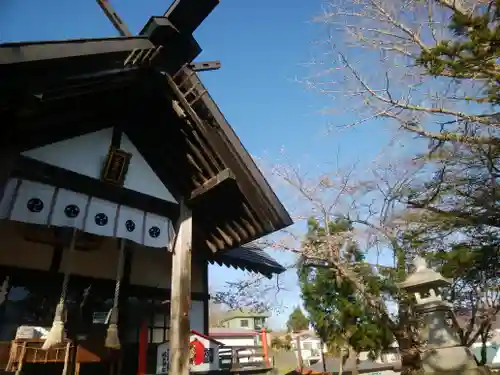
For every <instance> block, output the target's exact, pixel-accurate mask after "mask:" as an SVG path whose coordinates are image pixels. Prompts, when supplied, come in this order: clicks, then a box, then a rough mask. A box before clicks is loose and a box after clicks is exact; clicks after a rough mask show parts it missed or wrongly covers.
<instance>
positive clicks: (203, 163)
mask: <svg viewBox="0 0 500 375" xmlns="http://www.w3.org/2000/svg"><path fill="white" fill-rule="evenodd" d="M191 1H193V0H184V2H182V1H181V2H180V3H183V4H184V8H185V9H184V10H182V9H183V8H182V7H181V8H179V9H181V10H180V11H179V12H181V11H183V12H185V14H184V15H183V14H180V13H179V12H177V13H176V11H175V9H174V11H171V12H170V17H171V18H168V19H163V18H162V20H161V22H164V23H165V24H161V22H159V23H158V24H160V26H161V27H158V28H157V31H158V30H160V32H156V33H155V31H153V32H152V33H150V35H147V34H146V35H141V36H137V37H118V38H103V39H83V40H65V41H48V42H33V43H14V44H0V81H1V82H2V85H1V87H0V116H2V125H0V147H2V148H11V149H15V150H16V151H17V150H19V151H23V150H26V149H30V148H33V147H38V146H41V145H45V144H49V143H53V142H56V141H59V140H63V139H68V138H70V137H75V136H77V135H81V134H85V133H88V132H91V131H96V130H100V129H103V128H106V127H110V126H115V127H118V128H120V129H121V130H123V131H124V132H125V133H126V134H127V136H128V137H129V138H130V140H131V141H132V142H133V143H134V144H135V146H136V147H137V148H138V149H139V151H140V152H141V153H142V155H143V156H144V158H145V159H146V160H147V162H148V163H149V164H150V166H151V167H152V168H153V170H154V171H155V172H156V174H157V175H158V177H160V179H161V180H162V181H163V183H164V184H165V186H166V187H167V188H168V189H169V190H170V192H171V193H172V194H173V195H174V196H175V197H176V198H180V197H184V199H186V200H187V201H188V205H190V206H191V208H192V209H193V222H194V224H193V225H194V229H193V230H194V246H196V247H197V248H200V249H210V250H211V251H212V252H216V251H218V250H227V249H232V248H236V247H239V246H241V245H243V244H245V243H248V242H250V241H252V240H254V239H257V238H259V237H262V236H264V235H266V234H269V233H272V232H274V231H277V230H279V229H281V228H284V227H286V226H288V225H290V224H292V220H291V218H290V216H289V214H288V212H287V211H286V210H285V208H284V207H283V205H282V203H281V202H280V201H279V199H278V198H277V197H276V195H275V193H274V192H273V190H272V189H271V187H270V186H269V184H268V183H267V181H266V180H265V178H264V176H263V174H262V173H261V171H260V170H259V169H258V167H257V166H256V165H255V163H254V161H253V160H252V158H251V157H250V155H249V153H248V151H247V150H246V149H245V148H244V146H243V145H242V143H241V142H240V140H239V138H238V137H237V135H236V134H235V132H234V131H233V129H232V128H231V126H230V125H229V124H228V122H227V120H226V119H225V118H224V116H223V115H222V113H221V111H220V110H219V108H218V106H217V105H216V104H215V102H214V101H213V99H212V98H211V97H210V94H208V92H207V93H205V94H204V95H203V96H201V98H200V99H199V100H197V102H196V103H195V104H193V106H192V107H193V109H194V110H195V112H196V113H195V116H192V114H190V113H188V114H185V115H184V116H182V115H181V116H180V115H179V111H178V110H176V109H177V108H176V103H175V102H174V101H173V100H175V99H176V92H175V90H174V89H173V88H172V85H171V83H172V82H168V81H167V78H166V75H167V74H168V75H170V76H174V77H175V74H176V73H178V74H177V76H176V77H177V79H185V78H188V79H189V82H188V87H189V85H191V87H192V86H193V85H195V86H197V88H196V90H199V92H204V90H206V89H205V87H204V86H203V85H202V84H201V81H200V80H199V77H198V75H197V74H196V73H194V72H191V71H190V70H189V69H184V70H183V71H182V74H179V72H180V69H182V68H183V67H185V66H186V64H187V63H190V62H191V61H192V60H193V59H194V58H195V57H196V56H197V55H198V54H199V52H200V51H201V48H200V47H199V46H198V44H197V43H196V41H195V40H194V38H193V37H192V35H191V33H192V31H194V29H193V28H195V24H196V22H198V21H196V22H194V21H192V19H191V21H190V18H189V17H188V16H187V15H186V14H188V13H189V11H188V9H189V6H187V5H189V4H190V2H191ZM186 4H187V5H186ZM186 6H187V8H186ZM186 12H187V13H186ZM195 13H196V12H194V13H193V12H191V14H194V15H193V16H192V17H195V18H196V17H198V19H201V20H202V19H203V18H204V17H202V15H196V14H195ZM190 17H191V16H190ZM171 20H175V22H177V25H174V24H173V21H172V22H171ZM200 22H201V21H200ZM164 26H165V27H164ZM165 30H167V32H165ZM179 30H181V31H182V32H180V31H179ZM169 33H170V34H169ZM141 51H142V52H143V54H142V57H141V58H139V59H138V60H136V61H134V59H133V58H132V59H130V57H134V56H136V54H137V53H138V52H141ZM134 54H135V55H134ZM191 73H192V74H191ZM212 74H217V73H212ZM165 211H168V212H165V214H166V215H167V214H168V215H167V216H169V217H171V218H172V219H174V220H175V219H176V218H175V212H177V211H176V210H175V207H174V208H172V207H171V208H170V209H168V210H167V209H165Z"/></svg>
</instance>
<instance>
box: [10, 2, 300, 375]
mask: <svg viewBox="0 0 500 375" xmlns="http://www.w3.org/2000/svg"><path fill="white" fill-rule="evenodd" d="M217 4H218V1H217V0H204V1H203V2H199V1H195V0H176V1H174V3H173V4H172V6H171V7H170V8H169V9H168V10H167V12H166V13H165V14H164V15H162V16H158V17H151V19H150V20H149V22H148V23H147V24H146V25H145V26H144V29H143V30H142V31H141V33H140V34H139V35H137V36H132V35H129V33H126V32H124V31H123V30H124V29H123V28H124V24H123V22H121V20H120V19H119V18H118V17H117V15H116V13H115V12H113V11H112V9H111V8H110V6H109V4H108V3H107V2H106V1H101V2H100V5H101V7H103V9H104V10H105V11H106V13H107V14H108V15H109V16H110V18H111V19H112V20H113V22H114V24H116V25H117V26H120V27H121V30H122V31H123V32H121V35H122V36H120V37H114V38H100V39H81V40H54V41H46V42H20V43H9V44H0V81H1V82H2V84H1V85H0V115H1V117H2V126H1V127H0V238H1V239H2V241H1V243H0V247H1V251H0V283H1V285H2V286H1V288H0V366H1V369H2V370H5V371H7V372H16V373H18V374H20V373H23V374H41V373H43V374H59V373H62V374H64V375H68V374H73V373H75V374H79V373H81V374H85V373H89V374H90V373H92V374H107V375H108V374H114V375H118V374H120V375H122V374H123V375H143V374H153V373H155V372H156V365H157V363H156V362H157V361H156V354H157V346H158V345H159V344H161V343H163V342H165V341H167V340H168V341H169V345H170V351H169V352H170V361H169V363H170V369H171V372H172V373H175V374H176V375H187V374H188V373H189V368H190V363H189V350H190V345H189V344H190V337H191V330H195V331H197V332H200V334H203V335H207V334H208V301H209V298H210V296H209V293H208V276H207V275H208V265H209V264H210V263H218V264H221V265H226V266H231V267H235V268H241V269H245V270H249V271H253V272H259V273H261V274H263V275H265V276H267V277H271V276H272V275H273V274H277V273H281V272H283V271H284V268H283V267H282V266H281V265H280V264H279V263H277V262H276V261H275V260H273V259H272V258H270V257H269V256H268V255H266V253H265V252H264V251H262V250H261V249H258V248H255V247H252V246H250V245H248V244H249V243H250V242H251V241H253V240H256V239H258V238H260V237H262V236H265V235H267V234H270V233H272V232H274V231H277V230H279V229H281V228H284V227H286V226H288V225H290V224H292V220H291V218H290V216H289V214H288V213H287V211H286V210H285V208H284V207H283V205H282V203H281V202H280V201H279V200H278V198H277V197H276V195H275V193H274V192H273V190H272V189H271V187H270V186H269V184H268V183H267V181H266V180H265V178H264V176H263V174H262V173H261V171H260V170H259V169H258V168H257V166H256V165H255V163H254V161H253V160H252V158H251V157H250V155H249V153H248V152H247V151H246V149H245V148H244V147H243V145H242V143H241V141H240V140H239V138H238V137H237V136H236V134H235V133H234V131H233V129H232V128H231V126H230V125H229V124H228V122H227V120H226V119H225V118H224V116H223V115H222V113H221V111H220V110H219V108H218V107H217V105H216V103H215V102H214V101H213V99H212V98H211V96H210V94H209V93H208V91H207V89H206V88H205V87H204V85H203V84H202V82H201V81H200V78H199V77H198V75H197V71H199V70H207V69H208V70H210V69H212V70H213V69H217V68H218V67H220V64H219V63H218V62H208V63H205V62H202V63H197V62H194V59H195V58H196V57H197V56H198V55H199V53H200V52H201V47H200V46H199V45H198V43H197V41H196V40H195V38H194V37H193V32H194V30H195V29H196V28H197V27H198V26H199V25H200V24H201V22H202V21H203V20H204V19H205V18H206V17H207V16H208V15H209V14H210V12H211V11H212V10H213V9H214V8H215V6H216V5H217ZM21 21H22V20H20V22H21ZM40 366H42V367H40ZM268 370H269V369H264V370H262V371H268ZM209 371H211V370H209ZM214 371H217V370H214ZM254 372H255V371H254Z"/></svg>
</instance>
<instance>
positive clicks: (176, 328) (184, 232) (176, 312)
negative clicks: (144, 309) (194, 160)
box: [169, 199, 193, 375]
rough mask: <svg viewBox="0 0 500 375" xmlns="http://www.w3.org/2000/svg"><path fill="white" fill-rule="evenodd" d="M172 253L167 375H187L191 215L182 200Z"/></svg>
mask: <svg viewBox="0 0 500 375" xmlns="http://www.w3.org/2000/svg"><path fill="white" fill-rule="evenodd" d="M179 204H180V215H179V223H178V225H177V237H176V240H175V244H174V254H173V256H172V282H171V292H170V293H171V294H170V301H171V303H170V332H169V333H170V370H169V373H170V374H175V375H189V336H190V324H189V305H190V298H189V296H190V295H191V255H192V249H191V244H192V233H193V218H192V214H191V210H190V209H189V208H188V207H187V206H186V203H185V202H184V200H183V199H181V201H180V202H179Z"/></svg>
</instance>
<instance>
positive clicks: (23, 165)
mask: <svg viewBox="0 0 500 375" xmlns="http://www.w3.org/2000/svg"><path fill="white" fill-rule="evenodd" d="M13 176H15V177H19V178H26V179H29V180H33V181H38V182H42V183H46V184H50V185H53V186H57V187H60V188H63V189H68V190H72V191H75V192H79V193H82V194H87V195H90V196H92V197H96V198H102V199H106V200H108V201H110V202H114V203H119V204H124V205H127V206H130V207H133V208H137V209H140V210H143V211H146V212H151V213H155V214H157V215H161V216H165V217H168V218H169V219H170V220H172V221H173V222H175V221H177V218H178V217H179V206H178V205H177V204H176V203H172V202H168V201H164V200H162V199H158V198H155V197H151V196H149V195H145V194H142V193H139V192H136V191H133V190H130V189H125V188H123V187H119V186H114V185H110V184H106V183H104V182H101V181H99V180H96V179H94V178H92V177H88V176H84V175H81V174H78V173H76V172H72V171H68V170H66V169H63V168H59V167H55V166H53V165H49V164H47V163H43V162H41V161H38V160H34V159H31V158H28V157H25V156H20V157H19V159H18V160H17V162H16V166H15V167H14V170H13Z"/></svg>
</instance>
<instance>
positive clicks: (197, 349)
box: [189, 339, 205, 366]
mask: <svg viewBox="0 0 500 375" xmlns="http://www.w3.org/2000/svg"><path fill="white" fill-rule="evenodd" d="M189 346H190V349H191V350H193V351H194V356H193V358H192V363H193V365H195V366H198V365H201V364H202V363H203V362H204V360H205V345H203V343H202V342H201V341H200V340H198V339H194V340H193V341H191V342H190V343H189Z"/></svg>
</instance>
